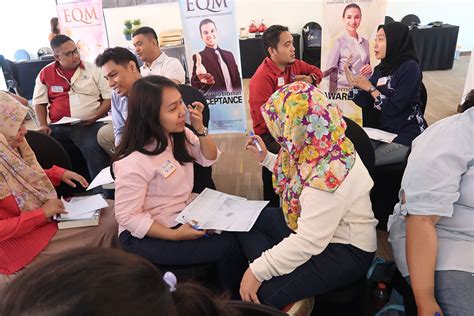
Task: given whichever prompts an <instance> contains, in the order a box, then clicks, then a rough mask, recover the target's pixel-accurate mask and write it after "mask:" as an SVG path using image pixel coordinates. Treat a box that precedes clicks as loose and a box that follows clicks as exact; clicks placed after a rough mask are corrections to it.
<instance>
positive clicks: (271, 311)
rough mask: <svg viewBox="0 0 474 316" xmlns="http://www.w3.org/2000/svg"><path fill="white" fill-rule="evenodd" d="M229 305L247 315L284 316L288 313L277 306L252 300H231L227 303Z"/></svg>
mask: <svg viewBox="0 0 474 316" xmlns="http://www.w3.org/2000/svg"><path fill="white" fill-rule="evenodd" d="M226 305H228V306H229V307H233V308H235V309H237V310H238V311H239V312H240V313H241V314H242V315H245V316H284V315H288V314H287V313H284V312H282V311H280V310H278V309H276V308H273V307H271V306H266V305H263V304H255V303H251V302H243V301H229V302H227V304H226Z"/></svg>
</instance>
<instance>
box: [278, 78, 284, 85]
mask: <svg viewBox="0 0 474 316" xmlns="http://www.w3.org/2000/svg"><path fill="white" fill-rule="evenodd" d="M277 85H278V86H279V87H283V86H284V85H285V78H283V77H278V82H277Z"/></svg>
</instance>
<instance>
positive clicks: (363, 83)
mask: <svg viewBox="0 0 474 316" xmlns="http://www.w3.org/2000/svg"><path fill="white" fill-rule="evenodd" d="M353 83H354V87H356V88H359V89H362V90H364V91H369V89H370V88H372V82H370V81H369V80H368V79H366V78H364V77H362V76H356V77H354V79H353Z"/></svg>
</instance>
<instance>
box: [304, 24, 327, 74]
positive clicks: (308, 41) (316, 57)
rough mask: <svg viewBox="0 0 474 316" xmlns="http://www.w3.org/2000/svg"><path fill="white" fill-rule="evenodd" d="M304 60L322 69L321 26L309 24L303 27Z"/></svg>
mask: <svg viewBox="0 0 474 316" xmlns="http://www.w3.org/2000/svg"><path fill="white" fill-rule="evenodd" d="M302 33H303V60H304V61H305V62H307V63H308V64H311V65H314V66H317V67H321V36H322V30H321V25H319V24H318V23H316V22H308V23H306V24H305V26H304V27H303V32H302Z"/></svg>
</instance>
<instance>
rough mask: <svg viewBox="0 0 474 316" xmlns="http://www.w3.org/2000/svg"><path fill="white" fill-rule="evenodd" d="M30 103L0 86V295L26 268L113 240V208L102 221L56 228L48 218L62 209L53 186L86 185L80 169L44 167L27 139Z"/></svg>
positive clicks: (110, 243) (114, 239)
mask: <svg viewBox="0 0 474 316" xmlns="http://www.w3.org/2000/svg"><path fill="white" fill-rule="evenodd" d="M27 112H28V108H27V107H25V106H24V105H22V104H21V103H20V102H19V101H18V100H17V99H15V98H14V97H12V96H11V95H9V94H8V93H5V92H2V91H0V254H1V256H0V295H1V293H2V290H3V287H4V285H6V284H7V283H8V281H10V280H11V279H12V278H13V277H15V276H16V275H17V274H18V273H19V272H21V271H22V270H23V269H24V268H28V267H29V266H31V265H32V264H34V263H37V262H38V261H40V260H42V259H44V258H45V257H48V256H49V255H53V254H56V253H60V252H62V251H64V250H65V249H70V248H76V247H82V246H103V247H113V246H115V245H117V240H116V239H117V238H116V235H117V224H116V223H115V219H114V217H113V210H112V208H107V209H104V210H103V212H102V213H101V218H100V225H99V226H95V227H85V228H74V229H67V230H61V231H58V227H57V223H56V222H55V221H54V220H52V217H53V216H54V215H57V214H61V213H65V210H64V205H63V203H62V202H61V201H60V200H59V199H57V196H56V191H55V189H54V186H53V185H59V183H60V182H61V181H62V182H65V183H67V184H69V185H72V186H75V184H74V182H72V180H75V181H77V182H79V183H80V184H81V185H82V186H87V181H86V180H85V179H84V178H83V177H82V176H80V175H79V174H77V173H75V172H72V171H69V170H65V169H62V168H59V167H57V166H53V168H51V169H48V170H43V169H42V168H41V166H40V165H39V163H38V161H37V160H36V157H35V155H34V153H33V151H32V150H31V148H30V146H29V145H28V143H27V142H26V140H25V138H24V136H25V135H26V133H27V130H26V128H25V125H24V119H25V116H26V114H27Z"/></svg>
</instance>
